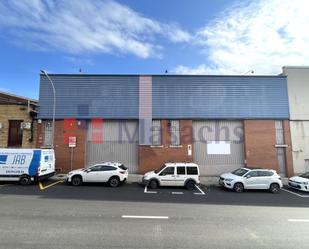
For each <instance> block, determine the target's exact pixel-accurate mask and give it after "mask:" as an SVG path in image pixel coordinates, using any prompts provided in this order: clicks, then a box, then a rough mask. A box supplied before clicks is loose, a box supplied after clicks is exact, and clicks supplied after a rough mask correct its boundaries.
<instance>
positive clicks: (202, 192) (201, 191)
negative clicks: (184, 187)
mask: <svg viewBox="0 0 309 249" xmlns="http://www.w3.org/2000/svg"><path fill="white" fill-rule="evenodd" d="M195 187H196V188H197V189H198V190H199V191H200V193H194V194H195V195H205V193H204V191H203V190H201V188H200V187H199V186H197V185H195Z"/></svg>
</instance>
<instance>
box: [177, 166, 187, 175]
mask: <svg viewBox="0 0 309 249" xmlns="http://www.w3.org/2000/svg"><path fill="white" fill-rule="evenodd" d="M185 174H186V167H177V175H185Z"/></svg>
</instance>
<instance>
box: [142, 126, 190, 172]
mask: <svg viewBox="0 0 309 249" xmlns="http://www.w3.org/2000/svg"><path fill="white" fill-rule="evenodd" d="M161 128H162V146H155V147H154V146H147V145H141V146H139V173H140V174H144V173H145V172H147V171H150V170H154V169H158V168H160V167H161V166H162V165H163V164H164V163H165V162H168V161H174V162H176V161H177V162H184V161H185V162H192V161H193V156H192V155H191V156H189V155H188V144H191V145H192V146H193V144H192V120H181V121H180V134H181V139H180V143H181V145H180V146H177V147H173V146H171V142H170V140H171V134H170V131H169V128H168V120H162V121H161Z"/></svg>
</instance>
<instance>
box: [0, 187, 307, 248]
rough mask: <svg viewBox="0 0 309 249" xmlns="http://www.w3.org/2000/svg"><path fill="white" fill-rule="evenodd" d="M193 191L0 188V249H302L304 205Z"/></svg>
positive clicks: (280, 198) (263, 195)
mask: <svg viewBox="0 0 309 249" xmlns="http://www.w3.org/2000/svg"><path fill="white" fill-rule="evenodd" d="M45 186H48V183H45ZM201 189H202V191H204V192H205V195H200V194H194V193H198V192H199V191H198V190H194V191H187V190H185V189H173V188H165V189H162V190H158V191H157V193H144V188H143V187H141V186H138V185H136V184H132V185H126V186H122V187H120V188H117V189H111V188H109V187H106V186H100V185H88V186H82V187H78V188H76V187H71V186H66V185H64V184H59V185H55V186H52V187H50V188H46V189H45V190H40V189H39V187H38V186H28V187H22V186H19V185H8V186H1V184H0V217H1V222H0V248H1V249H2V248H4V249H10V248H14V249H16V248H22V249H24V248H29V249H30V248H31V249H36V248H39V249H43V248H44V249H48V248H61V249H63V248H83V249H84V248H143V249H145V248H267V249H268V248H308V243H307V236H308V231H309V212H308V207H309V198H302V197H300V196H297V195H294V194H292V193H288V192H285V191H282V192H281V193H280V194H277V195H273V194H270V193H268V192H263V191H249V192H245V193H242V194H237V193H233V192H231V191H226V190H222V189H221V188H217V187H210V188H206V187H202V188H201ZM173 192H174V194H172V193H173ZM180 192H182V194H180ZM125 216H134V217H125ZM135 216H136V217H135ZM140 216H153V217H140Z"/></svg>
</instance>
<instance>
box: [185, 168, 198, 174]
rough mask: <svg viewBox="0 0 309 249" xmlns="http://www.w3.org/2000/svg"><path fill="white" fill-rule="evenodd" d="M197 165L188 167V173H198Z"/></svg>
mask: <svg viewBox="0 0 309 249" xmlns="http://www.w3.org/2000/svg"><path fill="white" fill-rule="evenodd" d="M197 174H198V173H197V167H187V175H197Z"/></svg>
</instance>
